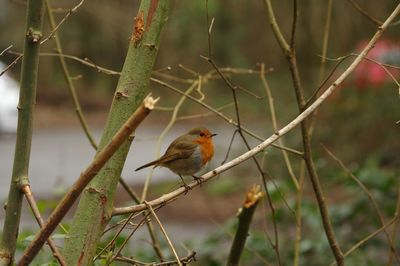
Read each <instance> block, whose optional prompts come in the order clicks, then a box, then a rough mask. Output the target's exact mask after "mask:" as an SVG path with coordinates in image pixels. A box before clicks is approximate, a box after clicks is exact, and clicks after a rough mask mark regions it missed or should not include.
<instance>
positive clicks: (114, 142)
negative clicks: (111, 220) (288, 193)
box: [18, 96, 158, 266]
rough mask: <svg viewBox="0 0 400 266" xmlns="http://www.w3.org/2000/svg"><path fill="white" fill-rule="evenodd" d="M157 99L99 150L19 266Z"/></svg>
mask: <svg viewBox="0 0 400 266" xmlns="http://www.w3.org/2000/svg"><path fill="white" fill-rule="evenodd" d="M157 101H158V99H153V98H152V97H151V96H148V97H147V98H146V99H145V100H144V101H143V104H142V105H141V106H140V107H139V108H138V109H137V110H136V111H135V112H134V113H133V114H132V115H131V116H130V117H129V119H128V120H127V121H126V122H125V123H124V124H123V126H122V127H121V128H120V129H119V130H118V132H117V133H116V134H115V135H114V137H113V138H112V139H111V141H110V142H109V143H108V145H106V146H105V147H104V149H103V150H101V151H100V152H99V153H98V154H97V156H96V157H95V158H94V160H93V161H92V163H91V164H90V165H89V166H88V167H87V168H86V170H84V171H83V172H82V174H81V175H80V177H79V179H78V180H77V181H76V182H75V183H74V185H73V186H72V187H71V188H70V189H69V190H68V192H67V193H66V195H65V196H64V197H63V199H62V200H61V202H60V203H59V205H58V206H57V207H56V209H55V210H54V211H53V213H52V214H51V215H50V217H49V218H48V220H47V221H46V223H45V224H44V226H43V228H42V229H41V230H40V232H39V233H38V234H37V235H36V237H35V239H34V240H33V241H32V243H31V244H30V245H29V246H28V248H27V249H26V250H25V252H24V253H23V255H22V257H21V259H20V261H19V262H18V265H19V266H22V265H27V264H29V263H30V262H31V261H32V259H33V258H34V257H35V255H36V254H37V253H38V252H39V250H40V248H41V247H42V246H43V244H44V242H45V241H46V240H47V238H48V237H49V236H50V234H51V233H52V232H53V231H54V229H55V228H56V227H57V225H58V223H59V222H60V221H61V220H62V218H63V217H64V216H65V215H66V213H67V211H68V210H69V209H70V208H71V207H72V204H73V203H74V202H75V201H76V199H77V198H78V197H79V195H80V194H81V192H82V191H83V189H84V188H85V187H86V185H87V184H88V183H89V182H90V181H91V180H92V179H93V178H94V177H95V176H96V174H97V172H98V171H100V169H102V167H103V166H104V164H105V163H106V162H107V161H108V160H109V159H110V158H111V156H112V155H113V154H114V153H115V152H116V151H117V150H118V148H119V147H120V146H121V145H122V144H123V143H124V142H125V140H126V139H127V138H128V137H129V135H130V134H131V133H132V132H133V131H134V130H135V129H136V128H137V127H138V125H139V124H140V123H141V122H142V121H143V120H144V119H145V118H146V116H147V115H148V114H149V113H150V112H151V110H152V109H153V108H154V105H155V103H156V102H157Z"/></svg>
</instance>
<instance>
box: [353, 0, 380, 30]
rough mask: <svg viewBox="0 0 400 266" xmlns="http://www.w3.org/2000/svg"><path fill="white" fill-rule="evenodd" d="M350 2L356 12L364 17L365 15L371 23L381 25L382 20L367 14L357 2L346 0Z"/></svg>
mask: <svg viewBox="0 0 400 266" xmlns="http://www.w3.org/2000/svg"><path fill="white" fill-rule="evenodd" d="M347 1H349V2H350V4H351V5H352V6H353V7H354V8H355V9H357V11H358V12H360V14H361V15H363V16H364V17H366V18H367V19H368V20H369V21H371V22H372V23H373V24H375V25H376V26H380V25H382V23H383V22H382V21H380V20H378V19H376V18H374V17H372V16H371V15H370V14H368V12H367V11H365V10H364V9H363V8H362V7H361V6H360V5H359V4H357V3H356V2H355V1H354V0H347Z"/></svg>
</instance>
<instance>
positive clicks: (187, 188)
mask: <svg viewBox="0 0 400 266" xmlns="http://www.w3.org/2000/svg"><path fill="white" fill-rule="evenodd" d="M181 187H184V188H185V195H186V194H187V193H188V192H189V190H192V188H191V187H190V186H189V185H188V184H186V183H185V182H183V184H182V185H181Z"/></svg>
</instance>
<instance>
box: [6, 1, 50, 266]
mask: <svg viewBox="0 0 400 266" xmlns="http://www.w3.org/2000/svg"><path fill="white" fill-rule="evenodd" d="M42 25H43V1H42V0H37V1H32V0H29V1H28V6H27V17H26V33H25V42H24V57H23V60H22V68H21V88H20V95H19V103H18V128H17V139H16V145H15V154H14V164H13V171H12V179H11V184H10V190H9V194H8V199H7V206H6V215H5V220H4V227H3V236H2V238H1V242H0V265H9V264H11V263H12V261H13V257H14V253H15V247H16V242H17V237H18V227H19V222H20V217H21V206H22V199H23V193H22V191H21V189H20V182H21V180H23V179H27V178H28V169H29V158H30V152H31V141H32V124H33V111H34V105H35V101H36V82H37V72H38V65H39V46H40V39H41V37H42Z"/></svg>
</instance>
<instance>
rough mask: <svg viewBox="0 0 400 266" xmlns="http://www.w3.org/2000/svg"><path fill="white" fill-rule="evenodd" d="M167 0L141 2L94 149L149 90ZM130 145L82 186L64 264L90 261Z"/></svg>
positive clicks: (110, 208) (88, 262)
mask: <svg viewBox="0 0 400 266" xmlns="http://www.w3.org/2000/svg"><path fill="white" fill-rule="evenodd" d="M169 3H170V1H166V0H163V1H156V0H143V1H142V2H141V5H140V8H139V11H138V15H137V16H136V18H135V25H134V32H133V34H132V37H131V40H130V45H129V48H128V53H127V56H126V59H125V63H124V66H123V69H122V73H121V76H120V79H119V82H118V85H117V89H116V92H115V94H114V99H113V103H112V106H111V110H110V113H109V117H108V120H107V124H106V127H105V130H104V133H103V136H102V139H101V141H100V145H99V150H102V149H103V147H104V145H105V144H106V143H108V142H109V141H110V138H111V137H112V136H113V135H114V134H115V132H116V131H117V130H118V129H119V128H120V127H121V125H122V124H123V123H124V122H125V121H126V119H127V118H128V117H129V116H130V115H131V113H132V112H133V111H134V110H135V109H136V108H137V107H138V106H139V104H140V103H141V102H142V100H143V98H144V97H145V95H146V94H147V93H148V86H149V80H150V75H151V71H152V68H153V65H154V61H155V59H156V56H157V51H158V47H159V42H160V35H161V31H162V28H163V25H164V23H165V22H166V19H167V16H168V11H169ZM129 147H130V142H129V141H126V142H125V143H124V144H123V145H122V146H121V148H120V149H119V150H118V151H117V152H116V153H115V154H114V155H113V157H111V159H110V160H109V161H108V163H107V164H106V165H105V166H104V167H103V168H102V170H101V171H100V172H99V173H98V175H97V176H96V177H95V178H94V179H93V180H92V181H91V182H90V184H89V185H88V186H87V188H86V189H85V190H84V192H83V194H82V196H81V200H80V202H79V205H78V208H77V210H76V213H75V216H74V219H73V222H72V226H71V230H70V232H69V235H68V237H67V240H66V243H65V250H64V255H65V258H66V260H67V264H68V265H77V264H79V265H91V264H92V263H93V262H92V259H93V257H94V255H95V252H96V247H97V244H98V242H99V240H100V237H101V234H102V231H103V230H104V228H105V226H106V225H107V223H108V221H109V220H110V218H111V213H112V207H113V200H114V194H115V190H116V187H117V184H118V179H119V177H120V175H121V172H122V168H123V166H124V163H125V159H126V156H127V154H128V151H129Z"/></svg>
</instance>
